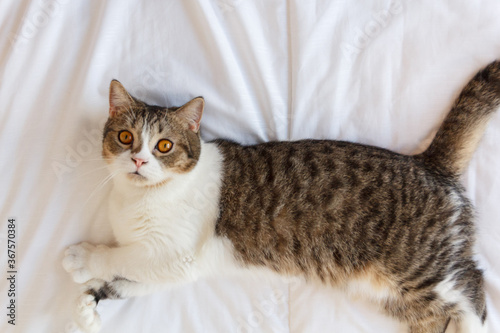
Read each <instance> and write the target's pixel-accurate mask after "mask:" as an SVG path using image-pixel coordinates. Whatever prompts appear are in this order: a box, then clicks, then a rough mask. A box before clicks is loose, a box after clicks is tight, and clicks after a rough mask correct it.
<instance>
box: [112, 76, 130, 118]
mask: <svg viewBox="0 0 500 333" xmlns="http://www.w3.org/2000/svg"><path fill="white" fill-rule="evenodd" d="M134 104H135V100H134V98H133V97H132V96H130V94H129V93H128V92H127V90H126V89H125V88H124V87H123V85H122V84H121V83H120V82H119V81H118V80H112V81H111V83H110V85H109V116H110V117H113V116H115V115H117V114H118V113H120V112H122V111H125V110H128V109H130V107H131V106H132V105H134Z"/></svg>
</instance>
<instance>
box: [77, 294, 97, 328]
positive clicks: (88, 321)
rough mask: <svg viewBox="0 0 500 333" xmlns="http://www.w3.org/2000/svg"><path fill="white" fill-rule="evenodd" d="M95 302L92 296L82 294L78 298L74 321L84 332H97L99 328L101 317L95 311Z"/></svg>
mask: <svg viewBox="0 0 500 333" xmlns="http://www.w3.org/2000/svg"><path fill="white" fill-rule="evenodd" d="M96 307H97V303H96V301H95V298H94V296H92V295H89V294H83V295H82V296H80V297H79V298H78V301H77V305H76V311H75V322H76V324H77V325H78V327H79V328H80V329H81V330H82V331H83V332H85V333H97V332H99V330H100V329H101V318H100V317H99V314H98V313H97V311H96Z"/></svg>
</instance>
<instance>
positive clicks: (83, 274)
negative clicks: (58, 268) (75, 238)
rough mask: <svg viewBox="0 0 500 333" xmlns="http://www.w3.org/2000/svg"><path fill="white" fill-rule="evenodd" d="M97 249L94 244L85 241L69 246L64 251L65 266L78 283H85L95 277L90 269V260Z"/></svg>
mask: <svg viewBox="0 0 500 333" xmlns="http://www.w3.org/2000/svg"><path fill="white" fill-rule="evenodd" d="M95 249H96V247H95V246H94V245H92V244H89V243H86V242H83V243H80V244H76V245H71V246H69V247H68V248H67V249H66V251H65V252H64V259H63V262H62V264H63V267H64V269H65V270H66V272H68V273H70V274H71V277H72V278H73V281H75V282H76V283H85V282H87V281H89V280H90V279H92V278H93V277H94V276H92V274H91V272H90V269H89V260H90V256H91V254H92V252H94V251H95Z"/></svg>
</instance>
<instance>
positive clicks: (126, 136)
mask: <svg viewBox="0 0 500 333" xmlns="http://www.w3.org/2000/svg"><path fill="white" fill-rule="evenodd" d="M133 139H134V137H133V136H132V133H130V132H129V131H121V132H120V133H119V134H118V140H120V142H121V143H123V144H125V145H128V144H130V143H131V142H132V140H133Z"/></svg>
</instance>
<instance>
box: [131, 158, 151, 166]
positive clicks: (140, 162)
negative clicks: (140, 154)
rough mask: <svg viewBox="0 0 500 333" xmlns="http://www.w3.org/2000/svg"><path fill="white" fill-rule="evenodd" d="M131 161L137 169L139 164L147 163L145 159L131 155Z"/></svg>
mask: <svg viewBox="0 0 500 333" xmlns="http://www.w3.org/2000/svg"><path fill="white" fill-rule="evenodd" d="M132 161H134V163H135V166H136V167H137V169H139V168H140V167H141V165H143V164H146V163H148V161H146V160H144V159H142V158H137V157H132Z"/></svg>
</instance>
